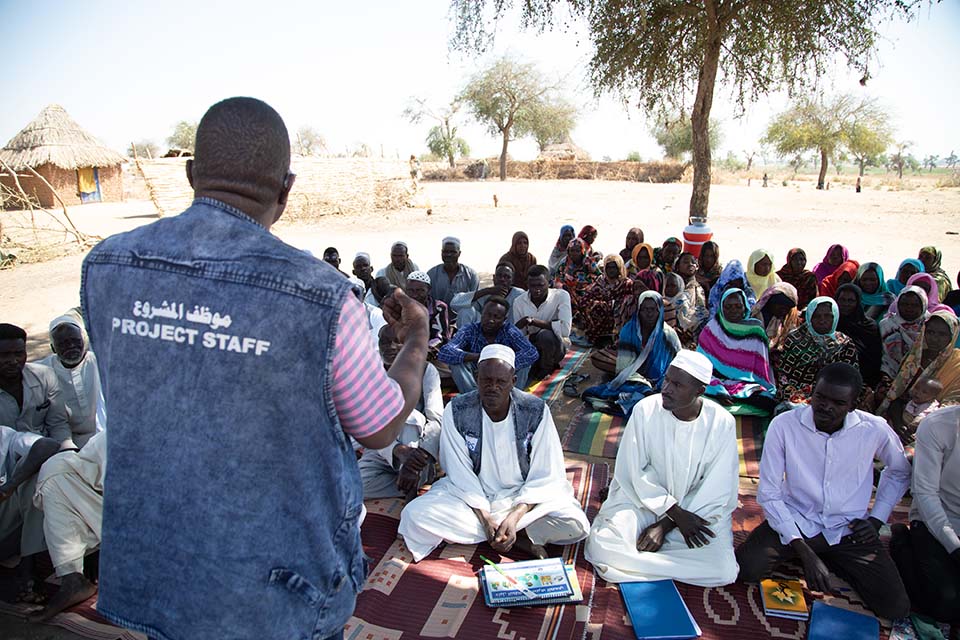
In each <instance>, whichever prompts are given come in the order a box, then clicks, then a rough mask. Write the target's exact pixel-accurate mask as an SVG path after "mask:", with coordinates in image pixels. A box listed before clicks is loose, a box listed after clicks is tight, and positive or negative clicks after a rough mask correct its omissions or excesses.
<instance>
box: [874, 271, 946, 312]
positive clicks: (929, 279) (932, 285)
mask: <svg viewBox="0 0 960 640" xmlns="http://www.w3.org/2000/svg"><path fill="white" fill-rule="evenodd" d="M920 282H924V283H925V284H926V285H927V287H928V288H929V289H930V293H928V294H927V311H928V312H929V313H933V312H934V311H949V312H950V313H952V314H954V315H956V312H955V311H954V310H953V309H952V308H950V307H948V306H947V305H945V304H942V303H941V302H940V291H939V289H937V281H936V279H935V278H934V277H933V276H932V275H930V274H929V273H915V274H913V275H912V276H910V277H909V278H907V284H906V285H905V287H904V288H906V287H909V286H914V287H919V286H920V284H919V283H920ZM920 288H921V289H922V288H923V287H920ZM886 315H887V316H890V315H897V301H896V300H894V301H893V304H891V305H890V308H889V309H888V310H887V314H886Z"/></svg>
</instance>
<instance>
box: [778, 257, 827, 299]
mask: <svg viewBox="0 0 960 640" xmlns="http://www.w3.org/2000/svg"><path fill="white" fill-rule="evenodd" d="M777 275H778V276H780V279H781V280H783V281H784V282H789V283H790V284H792V285H793V286H794V288H795V289H796V290H797V310H798V311H803V310H804V309H806V308H807V304H809V303H810V301H811V300H813V299H814V298H816V297H817V296H818V295H820V289H819V288H818V287H817V276H815V275H813V271H810V270H809V269H807V252H806V251H804V250H803V249H799V248H797V249H790V251H788V252H787V263H786V264H785V265H783V268H781V269H780V271H777Z"/></svg>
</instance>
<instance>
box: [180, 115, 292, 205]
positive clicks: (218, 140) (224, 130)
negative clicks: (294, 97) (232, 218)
mask: <svg viewBox="0 0 960 640" xmlns="http://www.w3.org/2000/svg"><path fill="white" fill-rule="evenodd" d="M289 170H290V138H289V136H288V134H287V127H286V126H285V125H284V124H283V119H282V118H281V117H280V114H278V113H277V112H276V111H274V109H273V108H272V107H271V106H270V105H268V104H267V103H265V102H262V101H260V100H257V99H255V98H228V99H227V100H224V101H222V102H218V103H217V104H215V105H213V106H212V107H210V109H209V110H208V111H207V113H206V114H204V116H203V119H202V120H200V125H199V126H198V127H197V141H196V146H195V151H194V158H193V160H192V161H189V162H188V167H187V174H188V177H189V178H190V182H191V184H192V185H193V188H194V191H196V192H197V194H198V195H209V196H210V197H214V198H218V199H220V200H224V201H226V202H227V203H228V204H232V205H234V206H237V205H236V203H237V201H240V202H241V203H243V204H244V206H238V208H240V209H241V210H243V211H244V212H246V213H248V214H250V215H251V216H253V217H255V218H260V217H261V215H262V214H264V213H266V212H267V211H268V210H270V211H271V212H274V213H276V217H279V212H275V211H273V209H272V208H273V207H274V206H275V205H276V204H277V203H278V202H279V203H280V204H281V205H282V204H284V203H285V202H286V193H287V191H289V187H290V186H291V180H289V179H288V177H287V174H288V172H289ZM257 207H259V211H251V210H250V209H256V208H257ZM280 209H281V211H282V206H281V208H280ZM270 222H272V221H270Z"/></svg>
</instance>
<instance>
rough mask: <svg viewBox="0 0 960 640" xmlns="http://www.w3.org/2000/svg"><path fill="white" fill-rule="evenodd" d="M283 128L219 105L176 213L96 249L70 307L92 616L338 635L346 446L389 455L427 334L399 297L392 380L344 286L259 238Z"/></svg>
mask: <svg viewBox="0 0 960 640" xmlns="http://www.w3.org/2000/svg"><path fill="white" fill-rule="evenodd" d="M289 168H290V142H289V136H288V134H287V129H286V127H285V126H284V124H283V120H282V119H281V118H280V116H279V115H278V114H277V112H276V111H274V110H273V109H272V108H271V107H269V106H268V105H266V104H265V103H263V102H260V101H259V100H254V99H252V98H231V99H228V100H224V101H223V102H220V103H218V104H216V105H214V106H213V107H211V108H210V110H209V111H207V113H206V115H204V117H203V119H202V120H201V121H200V125H199V127H198V129H197V139H196V153H195V156H194V158H193V159H192V160H190V161H188V162H187V178H188V180H189V181H190V184H191V185H192V187H193V189H194V196H195V199H194V201H193V204H192V205H191V206H190V208H189V209H187V210H186V211H185V212H183V213H181V214H180V215H178V216H175V217H171V218H164V219H163V220H160V221H158V222H155V223H153V224H151V225H148V226H145V227H141V228H139V229H136V230H134V231H131V232H128V233H124V234H120V235H117V236H113V237H111V238H108V239H107V240H105V241H103V242H102V243H100V244H99V245H98V246H97V247H96V248H95V249H94V250H93V251H92V252H91V253H90V254H89V255H88V256H87V258H86V260H85V261H84V266H83V281H82V292H81V299H82V301H83V306H84V312H85V317H86V321H87V325H88V328H89V333H90V338H91V343H92V346H93V347H94V349H95V350H96V352H97V354H98V358H99V365H100V377H101V383H102V387H103V393H104V398H105V401H106V406H107V407H109V411H110V414H109V423H110V439H109V441H108V444H107V458H108V460H109V470H108V473H107V476H106V478H105V482H104V503H103V541H102V545H101V564H100V600H99V603H98V610H99V612H100V613H101V614H103V615H104V616H106V617H107V618H108V619H110V620H111V621H113V622H115V623H117V624H120V625H123V626H125V627H128V628H131V629H134V630H137V631H140V632H142V633H145V634H147V635H148V636H150V637H152V638H160V639H165V640H166V639H169V640H180V639H183V638H227V637H229V638H251V639H254V638H256V639H259V638H311V639H320V638H340V637H342V630H343V626H344V624H345V623H346V622H347V620H348V619H349V617H350V615H351V613H352V612H353V608H354V604H355V600H356V594H357V592H358V591H359V590H360V589H361V587H362V586H363V583H364V580H365V578H366V571H367V564H366V558H365V556H364V555H363V549H362V546H361V543H360V532H359V528H358V524H357V521H358V518H359V516H360V512H361V507H362V501H361V484H360V477H359V473H358V470H357V462H356V457H355V455H354V453H353V449H352V447H351V445H350V444H349V442H348V438H347V435H352V436H353V437H354V438H356V439H357V440H358V441H359V442H360V443H361V444H362V445H363V446H365V447H370V448H375V449H376V448H382V447H385V446H387V445H388V444H390V443H391V442H393V440H394V439H395V438H396V437H397V434H398V432H399V429H400V427H401V426H402V425H403V423H404V421H405V419H406V417H407V415H408V414H409V413H410V411H411V410H412V409H413V407H414V406H415V405H416V402H417V400H418V399H419V396H420V385H421V380H422V378H423V369H424V364H425V356H426V350H427V348H426V342H427V324H426V317H425V313H424V311H423V310H422V308H421V307H420V306H419V305H418V304H416V303H413V302H412V301H410V299H409V298H407V297H406V296H405V295H404V294H403V293H402V292H401V293H397V294H395V296H394V297H390V298H386V299H385V300H384V305H383V308H384V313H385V315H386V316H387V319H388V321H390V322H391V323H392V324H393V325H394V328H395V331H396V333H397V335H398V337H400V338H401V339H402V340H403V341H404V347H403V349H402V350H401V352H400V354H399V355H398V356H397V359H396V362H395V363H394V366H393V367H392V368H391V369H390V371H389V374H388V373H387V372H385V371H384V369H383V366H382V365H381V364H380V360H379V356H378V355H377V353H376V351H375V350H374V349H373V346H372V343H371V341H370V337H369V333H368V328H367V320H366V315H365V312H364V309H363V306H362V305H361V304H360V302H359V300H358V299H357V296H356V293H358V292H357V291H355V290H354V288H353V286H352V285H351V283H350V282H349V281H348V280H347V279H346V278H344V277H343V276H342V275H340V274H339V273H337V271H336V270H335V269H334V268H332V267H331V266H330V265H328V264H326V263H323V262H321V261H319V260H317V259H315V258H313V257H311V256H309V255H307V254H306V253H305V252H303V251H300V250H298V249H295V248H293V247H290V246H289V245H286V244H284V243H283V242H281V241H280V240H279V239H278V238H276V237H275V236H273V235H272V234H271V233H270V231H269V228H270V226H271V225H272V224H273V223H275V222H276V221H277V220H278V219H279V217H280V215H281V214H282V213H283V210H284V207H285V205H286V203H287V196H288V195H289V193H290V189H291V187H292V186H293V181H294V175H293V174H292V173H290V170H289Z"/></svg>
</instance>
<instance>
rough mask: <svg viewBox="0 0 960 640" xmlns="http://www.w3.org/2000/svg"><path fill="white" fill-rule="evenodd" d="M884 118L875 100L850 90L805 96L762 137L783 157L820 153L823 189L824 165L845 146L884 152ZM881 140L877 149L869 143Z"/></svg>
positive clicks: (885, 116)
mask: <svg viewBox="0 0 960 640" xmlns="http://www.w3.org/2000/svg"><path fill="white" fill-rule="evenodd" d="M886 122H887V115H886V113H885V112H884V111H883V109H882V108H881V107H880V106H879V105H878V104H877V102H876V101H875V100H870V99H865V98H857V97H856V96H853V95H850V94H841V95H837V96H834V97H832V98H830V99H823V98H819V97H804V98H801V99H800V100H797V101H796V102H795V103H794V104H793V105H791V106H790V108H788V109H787V110H786V111H784V112H783V113H781V114H780V115H778V116H776V117H775V118H774V119H773V121H772V122H771V123H770V125H769V126H768V127H767V133H766V136H765V137H764V140H763V141H764V142H765V143H766V144H769V145H770V146H772V147H773V148H774V149H775V150H776V152H777V153H778V154H779V155H780V156H784V157H789V156H794V155H796V154H802V153H804V152H807V151H816V152H817V153H818V154H819V155H820V175H819V177H818V179H817V188H818V189H823V188H824V183H825V181H826V176H827V165H828V164H829V162H830V160H837V158H838V157H839V154H840V153H841V152H842V151H843V150H844V149H849V150H850V151H851V152H853V147H854V146H856V148H857V151H858V152H859V153H860V154H867V153H868V152H872V151H875V153H874V154H873V155H879V154H880V153H882V152H883V150H884V149H885V148H886V146H887V145H886V141H888V138H889V132H888V131H887V130H886V128H885V127H886ZM880 142H883V144H882V146H881V147H880V148H879V150H876V147H875V146H871V145H875V144H878V143H880Z"/></svg>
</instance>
